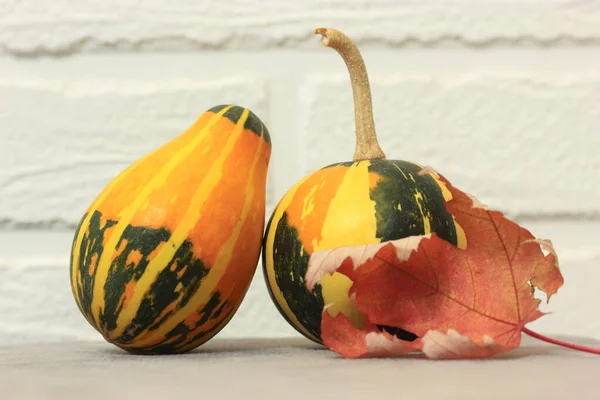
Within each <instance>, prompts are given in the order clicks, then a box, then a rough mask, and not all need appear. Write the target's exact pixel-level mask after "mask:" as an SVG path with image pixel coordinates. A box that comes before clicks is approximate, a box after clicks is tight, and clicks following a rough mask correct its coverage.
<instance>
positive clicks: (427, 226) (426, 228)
mask: <svg viewBox="0 0 600 400" xmlns="http://www.w3.org/2000/svg"><path fill="white" fill-rule="evenodd" d="M422 202H423V194H422V193H421V192H417V193H415V203H417V207H419V212H420V213H421V219H422V220H423V234H425V235H427V234H429V233H431V221H430V220H429V217H428V216H427V215H426V214H425V210H423V205H422V204H421V203H422Z"/></svg>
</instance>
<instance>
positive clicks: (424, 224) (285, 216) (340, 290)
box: [262, 28, 464, 343]
mask: <svg viewBox="0 0 600 400" xmlns="http://www.w3.org/2000/svg"><path fill="white" fill-rule="evenodd" d="M315 33H318V34H321V35H322V43H323V44H324V45H325V46H328V47H331V48H333V49H335V50H336V51H338V53H339V54H340V55H341V56H342V58H343V59H344V61H345V63H346V66H347V68H348V71H349V73H350V79H351V82H352V92H353V98H354V113H355V123H356V151H355V154H354V158H353V160H352V161H347V162H339V163H336V164H333V165H329V166H326V167H323V168H321V169H318V170H316V171H314V172H312V173H310V174H309V175H307V176H306V177H304V178H303V179H301V180H300V181H299V182H297V183H296V184H295V185H294V186H293V187H291V188H290V189H289V190H288V191H287V193H285V194H284V196H283V197H282V198H281V200H280V201H279V203H278V204H277V206H276V207H275V209H274V211H273V214H272V215H271V217H270V219H269V222H268V224H267V228H266V232H265V237H264V240H263V252H262V267H263V273H264V277H265V282H266V285H267V287H268V291H269V293H270V296H271V299H272V300H273V302H274V303H275V305H276V307H277V309H278V310H279V312H280V313H281V315H282V316H283V317H284V318H285V319H286V320H287V321H288V322H289V323H290V324H291V325H292V326H293V327H294V328H295V329H296V330H298V331H299V332H300V333H301V334H303V335H304V336H306V337H307V338H309V339H311V340H313V341H315V342H317V343H322V340H321V335H320V325H321V317H322V313H323V308H324V305H325V304H328V305H330V307H329V308H328V309H327V312H328V313H329V314H330V315H331V316H335V315H337V313H339V312H342V313H343V314H344V315H346V316H347V317H348V318H349V319H350V320H351V321H352V322H353V323H354V324H355V325H356V326H358V327H362V324H363V322H364V320H363V315H362V313H361V312H360V311H359V310H358V309H356V307H355V306H354V305H353V304H352V302H351V301H350V299H349V298H348V290H349V289H350V286H351V285H352V282H351V281H350V280H349V279H348V278H347V277H345V276H344V275H341V274H339V273H334V274H333V275H328V276H326V277H325V278H324V279H323V280H322V281H321V283H320V284H318V285H317V286H316V287H315V289H314V290H313V291H309V290H308V289H307V288H306V284H305V281H304V276H305V274H306V270H307V267H308V259H309V257H310V255H311V254H313V253H314V252H317V251H323V250H329V249H333V248H336V247H341V246H359V245H365V244H375V243H380V242H384V241H388V240H396V239H400V238H404V237H407V236H412V235H424V234H428V233H431V232H435V233H437V235H439V236H440V237H442V238H443V239H446V240H448V241H449V242H451V243H453V244H458V245H461V243H463V242H464V237H463V235H462V231H461V229H460V227H458V226H457V225H456V224H455V221H454V219H453V217H452V216H451V215H450V214H449V213H448V212H447V211H446V208H445V206H444V203H445V201H447V200H449V199H450V198H451V195H450V193H449V191H448V190H447V189H446V188H445V187H444V185H443V183H442V182H441V181H440V180H439V179H437V176H436V175H435V174H434V173H426V174H419V171H421V170H423V167H422V166H420V165H418V164H415V163H411V162H407V161H401V160H387V159H386V158H385V154H384V153H383V151H382V150H381V148H380V147H379V144H378V142H377V137H376V134H375V127H374V122H373V114H372V105H371V92H370V86H369V80H368V76H367V71H366V68H365V65H364V61H363V59H362V56H361V55H360V52H359V50H358V49H357V48H356V46H355V45H354V44H353V43H352V41H351V40H350V39H349V38H348V37H347V36H346V35H344V34H343V33H341V32H339V31H337V30H335V29H330V28H319V29H317V30H316V31H315ZM380 328H381V329H390V328H388V327H385V326H381V327H380ZM394 333H396V334H397V335H398V337H401V338H403V339H406V340H411V339H414V335H412V334H411V333H410V332H405V331H398V332H394Z"/></svg>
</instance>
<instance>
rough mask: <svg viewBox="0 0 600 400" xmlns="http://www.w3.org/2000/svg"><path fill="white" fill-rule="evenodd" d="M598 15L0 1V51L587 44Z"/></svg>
mask: <svg viewBox="0 0 600 400" xmlns="http://www.w3.org/2000/svg"><path fill="white" fill-rule="evenodd" d="M599 19H600V5H599V4H598V3H596V2H592V1H577V0H558V1H548V2H546V1H523V2H506V1H500V0H485V1H481V2H479V1H474V0H455V1H451V2H427V3H423V2H390V1H386V0H375V1H369V2H365V1H361V0H346V1H345V2H344V3H341V2H339V1H337V0H324V1H318V2H316V1H294V2H285V3H282V2H279V1H267V2H260V3H258V2H257V3H253V2H248V1H245V0H233V1H228V2H222V3H215V2H212V1H209V0H201V1H192V0H187V1H178V2H176V3H173V2H172V1H168V0H158V1H152V2H139V1H135V0H109V1H102V2H97V1H93V0H77V1H76V0H70V1H54V0H22V1H14V0H2V1H0V48H1V49H3V50H4V51H5V52H8V53H12V54H21V55H23V54H26V55H31V54H58V55H64V54H71V53H74V52H80V51H95V50H106V49H110V50H117V51H121V50H125V51H131V50H133V51H138V50H144V51H146V50H162V49H169V50H170V49H198V48H211V49H215V48H216V49H223V48H237V49H248V48H254V49H256V48H274V47H282V46H285V47H298V46H301V45H304V44H305V43H306V42H307V40H309V39H310V37H311V36H312V31H313V30H314V29H315V28H317V27H318V26H321V25H322V24H324V23H326V24H328V25H330V26H334V27H337V28H339V29H342V30H344V31H347V32H349V33H351V34H352V36H353V37H355V38H356V39H357V40H360V41H361V42H364V43H372V42H377V43H381V44H384V45H389V46H398V45H408V44H415V43H416V44H424V45H436V44H445V43H448V42H450V43H452V42H459V43H463V44H473V45H493V44H496V43H507V42H508V43H530V42H533V43H539V44H548V43H562V42H573V41H575V42H577V41H580V42H584V43H587V42H590V41H597V40H599V39H600V24H598V20H599ZM55 21H60V23H59V24H54V22H55ZM49 26H50V27H52V30H51V33H49V31H48V27H49Z"/></svg>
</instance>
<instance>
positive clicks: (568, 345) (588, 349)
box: [521, 327, 600, 355]
mask: <svg viewBox="0 0 600 400" xmlns="http://www.w3.org/2000/svg"><path fill="white" fill-rule="evenodd" d="M521 332H523V333H525V334H526V335H529V336H531V337H532V338H535V339H538V340H541V341H543V342H547V343H551V344H555V345H557V346H562V347H566V348H569V349H573V350H578V351H583V352H585V353H592V354H599V355H600V349H597V348H594V347H587V346H581V345H578V344H574V343H568V342H563V341H562V340H557V339H553V338H550V337H547V336H544V335H541V334H539V333H537V332H534V331H532V330H530V329H527V328H525V327H523V329H521Z"/></svg>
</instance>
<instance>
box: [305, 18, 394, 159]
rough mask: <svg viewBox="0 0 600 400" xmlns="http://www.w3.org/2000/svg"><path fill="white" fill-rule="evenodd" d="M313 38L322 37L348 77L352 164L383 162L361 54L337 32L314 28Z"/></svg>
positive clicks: (347, 39)
mask: <svg viewBox="0 0 600 400" xmlns="http://www.w3.org/2000/svg"><path fill="white" fill-rule="evenodd" d="M315 34H320V35H321V36H322V38H321V43H322V44H323V45H324V46H326V47H331V48H332V49H334V50H336V51H337V52H338V53H339V54H340V55H341V56H342V59H343V60H344V62H345V63H346V67H347V68H348V72H349V73H350V81H351V82H352V95H353V97H354V120H355V124H356V150H355V152H354V161H362V160H381V159H385V154H384V153H383V151H382V150H381V147H380V146H379V143H378V142H377V135H376V133H375V123H374V121H373V103H372V100H371V88H370V85H369V76H368V75H367V68H366V67H365V62H364V60H363V58H362V56H361V54H360V51H359V50H358V48H357V47H356V45H355V44H354V42H352V40H351V39H350V38H349V37H348V36H346V35H345V34H343V33H342V32H340V31H338V30H336V29H332V28H317V29H315Z"/></svg>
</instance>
